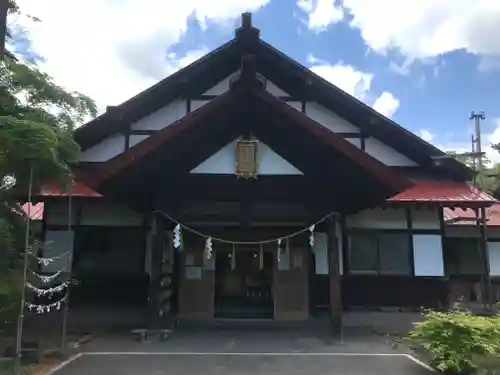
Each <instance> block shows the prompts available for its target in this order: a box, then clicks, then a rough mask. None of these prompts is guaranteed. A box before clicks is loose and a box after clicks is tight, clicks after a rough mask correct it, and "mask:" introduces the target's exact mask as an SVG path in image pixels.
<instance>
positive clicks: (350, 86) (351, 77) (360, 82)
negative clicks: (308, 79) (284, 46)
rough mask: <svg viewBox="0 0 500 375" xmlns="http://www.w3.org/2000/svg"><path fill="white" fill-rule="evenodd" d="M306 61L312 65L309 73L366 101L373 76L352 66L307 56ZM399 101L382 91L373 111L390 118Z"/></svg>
mask: <svg viewBox="0 0 500 375" xmlns="http://www.w3.org/2000/svg"><path fill="white" fill-rule="evenodd" d="M307 61H308V62H309V63H311V64H312V66H311V68H310V69H311V71H313V72H314V73H316V74H317V75H319V76H320V77H322V78H324V79H326V80H327V81H329V82H331V83H333V84H334V85H335V86H337V87H339V88H340V89H342V90H343V91H345V92H346V93H348V94H349V95H352V96H354V97H356V98H358V99H360V100H365V99H367V96H368V94H369V92H370V88H371V85H372V80H373V74H371V73H365V72H362V71H360V70H357V69H356V68H355V67H353V66H352V65H344V64H342V63H341V62H339V63H337V64H334V65H332V64H329V63H327V62H326V61H322V60H320V59H317V58H316V57H314V56H312V55H309V56H308V57H307ZM399 104H400V102H399V100H398V99H397V98H396V97H395V96H394V95H393V94H392V93H390V92H388V91H384V92H383V93H382V94H381V95H380V96H379V97H378V98H377V99H376V100H375V102H374V104H373V106H372V107H373V109H375V110H376V111H378V112H380V113H381V114H383V115H384V116H386V117H389V118H390V117H391V116H392V115H394V113H395V112H396V111H397V109H398V108H399Z"/></svg>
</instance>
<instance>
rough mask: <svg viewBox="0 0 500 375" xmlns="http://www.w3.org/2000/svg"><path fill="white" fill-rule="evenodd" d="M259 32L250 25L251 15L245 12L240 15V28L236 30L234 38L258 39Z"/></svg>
mask: <svg viewBox="0 0 500 375" xmlns="http://www.w3.org/2000/svg"><path fill="white" fill-rule="evenodd" d="M259 35H260V30H259V29H257V28H256V27H254V26H253V25H252V13H250V12H245V13H242V14H241V26H240V27H239V28H237V29H236V31H235V37H236V38H237V39H241V38H243V39H245V38H249V39H259Z"/></svg>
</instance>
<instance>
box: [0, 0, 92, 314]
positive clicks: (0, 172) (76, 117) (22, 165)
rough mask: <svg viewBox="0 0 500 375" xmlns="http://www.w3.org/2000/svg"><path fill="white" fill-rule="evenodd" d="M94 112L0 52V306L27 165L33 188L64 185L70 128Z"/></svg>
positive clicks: (72, 151)
mask: <svg viewBox="0 0 500 375" xmlns="http://www.w3.org/2000/svg"><path fill="white" fill-rule="evenodd" d="M11 5H12V9H11V11H12V12H17V11H18V10H17V7H16V5H15V3H12V4H11ZM38 21H39V20H34V22H38ZM17 26H18V25H14V27H17ZM10 35H11V34H10V33H7V38H8V39H9V38H10ZM9 42H10V43H9V44H11V45H15V43H16V41H15V40H10V41H9ZM95 115H96V105H95V103H94V102H93V101H92V100H91V99H90V98H89V97H87V96H85V95H83V94H81V93H78V92H72V91H69V90H66V89H65V88H63V87H61V86H59V85H57V84H56V83H55V82H54V81H53V80H52V78H51V77H50V76H48V75H47V74H46V73H44V72H43V71H42V70H41V69H40V68H39V67H38V66H37V64H36V62H33V61H32V59H27V58H26V56H17V57H16V56H14V55H13V54H12V53H6V54H5V56H4V59H3V61H1V62H0V306H3V307H5V302H6V301H7V299H9V298H8V296H11V294H9V293H10V291H11V289H12V288H11V286H12V283H13V281H12V280H14V279H16V270H17V269H18V267H17V266H19V252H20V251H21V250H22V247H23V235H24V229H23V225H22V224H23V222H24V220H25V219H24V217H23V211H22V210H21V207H20V204H19V200H18V197H19V193H22V194H23V193H24V194H26V193H27V190H28V180H29V175H30V170H32V171H33V177H34V190H35V191H36V189H37V187H38V186H39V184H40V183H41V182H44V181H54V182H56V181H57V182H60V183H61V184H62V185H64V184H68V183H69V182H70V181H71V179H72V174H71V166H72V164H74V163H75V162H76V160H77V155H78V152H79V148H78V145H77V144H76V142H75V141H74V139H73V130H74V128H75V127H76V126H78V125H79V124H81V123H83V122H84V121H86V120H88V119H90V118H92V117H95ZM14 193H15V194H14ZM2 301H3V302H4V303H2Z"/></svg>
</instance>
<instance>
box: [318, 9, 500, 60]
mask: <svg viewBox="0 0 500 375" xmlns="http://www.w3.org/2000/svg"><path fill="white" fill-rule="evenodd" d="M329 3H330V4H333V3H334V1H333V0H330V1H329ZM342 3H343V4H342V8H341V9H342V11H343V17H336V18H332V19H331V22H338V21H340V20H341V19H343V18H345V17H346V16H347V17H349V18H350V26H351V27H353V28H356V29H359V30H360V32H361V35H362V37H363V39H364V40H365V43H366V44H367V45H368V46H369V47H370V48H372V49H373V50H375V51H377V52H379V53H385V52H387V51H388V50H398V51H399V52H401V53H402V54H403V55H404V56H405V57H406V58H409V59H410V60H412V59H425V58H429V57H435V56H439V55H442V54H445V53H447V52H451V51H456V50H461V49H463V50H465V51H467V52H469V53H472V54H477V55H481V56H483V57H491V56H500V38H498V37H497V35H499V34H500V1H497V0H441V1H435V0H419V1H416V0H406V1H401V0H379V1H373V0H343V2H342ZM311 12H314V9H311ZM310 14H311V13H310Z"/></svg>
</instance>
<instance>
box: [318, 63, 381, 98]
mask: <svg viewBox="0 0 500 375" xmlns="http://www.w3.org/2000/svg"><path fill="white" fill-rule="evenodd" d="M311 70H312V71H313V72H314V73H316V74H317V75H319V76H320V77H323V78H324V79H326V80H327V81H329V82H331V83H333V84H334V85H336V86H337V87H339V88H341V89H342V90H344V91H345V92H346V93H348V94H350V95H352V96H355V97H357V98H359V99H363V98H364V97H365V95H366V93H367V92H368V90H369V89H370V87H371V84H372V79H373V74H371V73H364V72H361V71H359V70H357V69H356V68H354V67H353V66H351V65H343V64H341V63H339V64H336V65H328V64H321V65H313V66H312V67H311Z"/></svg>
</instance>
